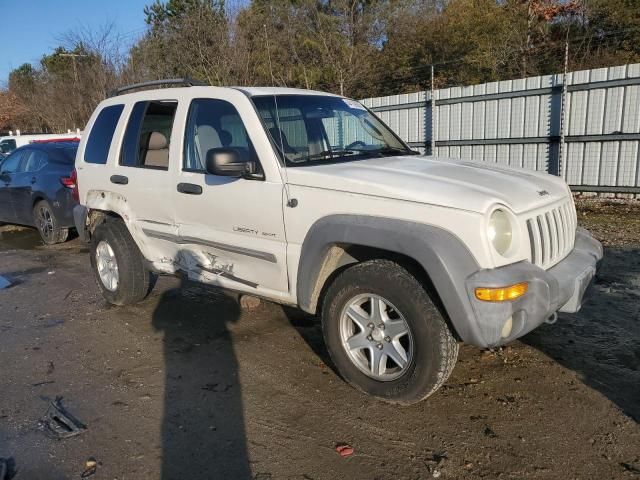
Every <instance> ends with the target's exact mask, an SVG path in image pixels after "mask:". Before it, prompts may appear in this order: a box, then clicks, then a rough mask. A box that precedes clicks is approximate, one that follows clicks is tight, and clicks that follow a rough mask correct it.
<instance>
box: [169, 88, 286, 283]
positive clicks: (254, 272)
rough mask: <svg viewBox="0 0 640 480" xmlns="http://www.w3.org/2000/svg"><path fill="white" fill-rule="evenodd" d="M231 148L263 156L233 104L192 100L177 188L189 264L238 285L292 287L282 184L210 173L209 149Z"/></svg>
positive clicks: (214, 279) (197, 272) (193, 272)
mask: <svg viewBox="0 0 640 480" xmlns="http://www.w3.org/2000/svg"><path fill="white" fill-rule="evenodd" d="M215 148H232V149H234V150H235V151H236V152H238V154H239V155H240V157H241V158H242V159H243V160H257V156H256V153H255V150H254V148H253V144H252V142H251V139H250V136H249V135H248V133H247V131H246V129H245V127H244V124H243V122H242V119H241V117H240V115H239V114H238V112H237V110H236V109H235V107H234V106H233V105H232V104H231V103H229V102H227V101H224V100H217V99H194V100H193V101H192V102H191V105H190V107H189V112H188V116H187V122H186V129H185V141H184V152H183V155H182V160H183V162H182V166H181V168H180V171H179V172H178V174H177V181H176V185H175V186H174V189H173V195H174V198H175V201H174V203H175V206H176V223H177V225H178V232H179V243H180V246H181V250H182V252H181V255H180V259H179V261H180V262H182V266H183V269H185V270H187V271H188V272H189V274H190V276H191V277H193V278H196V279H199V280H204V281H207V282H209V283H213V284H216V285H220V286H223V287H225V288H230V289H234V290H240V291H249V292H251V291H254V292H256V293H260V292H261V291H263V292H264V293H270V294H271V295H274V294H275V295H278V294H284V292H287V291H288V279H287V263H286V238H285V230H284V220H283V211H282V209H283V193H284V192H283V185H282V183H281V182H274V181H269V179H245V178H235V177H227V176H216V175H210V174H207V173H206V172H205V169H204V165H205V158H206V155H207V152H209V151H210V150H211V149H215Z"/></svg>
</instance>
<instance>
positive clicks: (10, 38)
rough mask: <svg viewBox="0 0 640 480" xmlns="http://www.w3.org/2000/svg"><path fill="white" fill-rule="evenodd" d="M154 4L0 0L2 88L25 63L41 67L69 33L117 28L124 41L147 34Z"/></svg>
mask: <svg viewBox="0 0 640 480" xmlns="http://www.w3.org/2000/svg"><path fill="white" fill-rule="evenodd" d="M149 3H152V0H0V86H1V85H4V84H5V82H6V81H7V78H8V76H9V72H11V70H13V69H14V68H17V67H19V66H20V65H22V64H23V63H37V62H38V61H39V60H40V58H41V57H42V55H44V54H47V53H50V52H51V51H52V50H53V49H54V48H55V47H57V46H58V45H60V43H61V41H60V38H61V37H62V36H64V34H65V33H67V32H69V31H71V30H77V29H80V28H81V29H91V30H100V29H101V28H103V27H104V26H105V25H108V24H113V26H114V28H115V30H116V32H118V33H119V34H121V35H122V36H123V40H124V41H128V42H131V41H133V40H135V38H137V37H138V36H139V35H141V34H142V33H143V32H144V28H145V23H144V13H143V9H144V6H145V5H147V4H149Z"/></svg>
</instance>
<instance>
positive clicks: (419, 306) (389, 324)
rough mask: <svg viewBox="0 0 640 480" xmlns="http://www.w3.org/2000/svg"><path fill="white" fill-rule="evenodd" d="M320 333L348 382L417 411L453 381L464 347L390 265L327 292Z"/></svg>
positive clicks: (360, 272)
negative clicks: (422, 402)
mask: <svg viewBox="0 0 640 480" xmlns="http://www.w3.org/2000/svg"><path fill="white" fill-rule="evenodd" d="M322 328H323V333H324V338H325V342H326V345H327V349H328V350H329V354H330V355H331V359H332V360H333V362H334V363H335V365H336V367H337V369H338V371H339V372H340V374H341V375H342V377H343V378H344V379H345V380H346V381H347V382H349V383H350V384H352V385H353V386H355V387H356V388H358V389H359V390H361V391H363V392H364V393H367V394H369V395H372V396H374V397H377V398H380V399H382V400H385V401H387V402H391V403H399V404H407V405H408V404H412V403H416V402H418V401H420V400H423V399H425V398H427V397H428V396H429V395H431V394H432V393H433V392H435V391H436V390H437V389H438V388H440V386H441V385H442V384H443V383H444V382H445V381H446V380H447V378H448V377H449V375H450V374H451V372H452V370H453V367H454V365H455V363H456V359H457V357H458V344H457V342H456V340H455V338H454V336H453V334H452V333H451V330H450V329H449V327H448V326H447V323H446V321H445V320H444V318H443V317H442V315H441V313H440V311H439V310H438V308H437V307H436V305H435V304H434V302H433V301H432V299H431V297H430V296H429V294H428V293H427V291H426V290H425V289H424V287H423V286H422V285H421V284H420V282H418V280H416V278H415V277H413V276H412V275H411V274H410V273H409V272H407V270H405V269H404V268H403V267H401V266H400V265H398V264H396V263H394V262H391V261H388V260H371V261H367V262H363V263H360V264H357V265H355V266H353V267H350V268H348V269H347V270H345V271H344V272H342V273H341V274H340V275H339V276H338V277H337V278H336V279H335V280H334V282H333V283H332V284H331V286H330V287H329V288H328V290H327V293H326V295H325V298H324V302H323V306H322Z"/></svg>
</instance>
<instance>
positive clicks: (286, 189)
mask: <svg viewBox="0 0 640 480" xmlns="http://www.w3.org/2000/svg"><path fill="white" fill-rule="evenodd" d="M271 9H272V11H273V7H271ZM262 27H263V28H264V39H265V43H266V47H267V57H268V58H269V73H270V74H271V83H272V85H273V86H274V87H275V86H276V79H275V77H274V76H273V65H272V64H271V48H270V47H269V34H268V33H267V24H266V23H265V24H263V25H262ZM273 103H274V105H275V108H276V118H275V120H276V128H277V129H278V136H279V137H280V152H281V153H282V160H283V162H284V163H283V166H282V172H284V178H283V179H282V181H283V182H284V192H285V195H286V196H287V207H291V208H294V207H295V206H296V205H298V201H297V200H296V199H295V198H294V199H292V198H291V193H290V192H289V176H288V174H287V156H286V155H285V153H284V140H283V138H282V128H280V113H279V111H278V96H277V95H276V94H275V92H274V93H273ZM274 140H275V139H274Z"/></svg>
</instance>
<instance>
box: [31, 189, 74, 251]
mask: <svg viewBox="0 0 640 480" xmlns="http://www.w3.org/2000/svg"><path fill="white" fill-rule="evenodd" d="M33 224H34V225H35V226H36V228H37V229H38V233H39V234H40V238H41V239H42V241H43V242H44V243H45V244H46V245H54V244H56V243H62V242H65V241H66V240H67V238H68V237H69V229H68V228H60V226H59V224H58V219H57V218H56V216H55V214H54V213H53V209H52V208H51V205H49V202H47V201H46V200H40V201H39V202H37V203H36V204H35V205H34V207H33Z"/></svg>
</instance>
